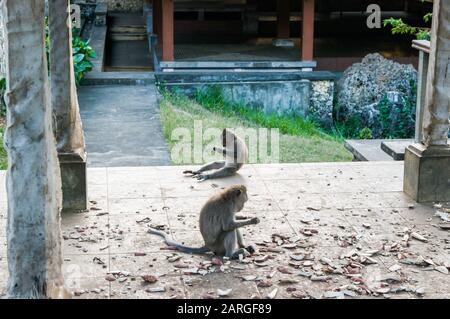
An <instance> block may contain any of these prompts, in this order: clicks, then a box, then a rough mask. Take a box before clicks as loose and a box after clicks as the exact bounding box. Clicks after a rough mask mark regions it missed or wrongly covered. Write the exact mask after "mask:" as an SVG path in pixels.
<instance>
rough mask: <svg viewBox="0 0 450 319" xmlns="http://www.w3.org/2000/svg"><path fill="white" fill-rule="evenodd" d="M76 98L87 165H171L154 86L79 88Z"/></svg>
mask: <svg viewBox="0 0 450 319" xmlns="http://www.w3.org/2000/svg"><path fill="white" fill-rule="evenodd" d="M78 95H79V102H80V111H81V118H82V121H83V127H84V132H85V136H86V150H87V153H88V165H90V166H108V167H110V166H145V165H168V164H169V163H170V160H169V153H168V149H167V145H166V142H165V140H164V138H163V135H162V130H161V123H160V119H159V109H158V105H157V100H156V89H155V87H154V86H82V87H80V88H79V91H78Z"/></svg>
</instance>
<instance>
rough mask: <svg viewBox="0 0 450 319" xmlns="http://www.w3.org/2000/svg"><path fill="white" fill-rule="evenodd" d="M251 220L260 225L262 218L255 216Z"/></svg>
mask: <svg viewBox="0 0 450 319" xmlns="http://www.w3.org/2000/svg"><path fill="white" fill-rule="evenodd" d="M250 222H251V223H252V224H254V225H258V224H259V223H260V220H259V218H258V217H253V218H252V219H251V220H250Z"/></svg>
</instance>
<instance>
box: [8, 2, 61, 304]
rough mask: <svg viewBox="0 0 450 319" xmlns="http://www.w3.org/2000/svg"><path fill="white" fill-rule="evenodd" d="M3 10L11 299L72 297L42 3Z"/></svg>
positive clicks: (9, 6) (9, 3) (17, 4)
mask: <svg viewBox="0 0 450 319" xmlns="http://www.w3.org/2000/svg"><path fill="white" fill-rule="evenodd" d="M2 10H3V16H4V19H5V20H4V22H5V26H6V27H5V35H6V38H7V41H6V46H5V48H6V52H7V61H6V66H7V68H6V74H7V85H8V87H7V95H6V104H7V106H8V119H7V129H6V134H5V146H6V149H7V151H8V162H9V163H12V164H13V165H9V167H8V179H7V193H8V197H7V198H8V219H7V233H6V236H7V240H6V238H5V237H4V240H6V241H7V242H8V271H9V280H8V291H7V294H8V297H10V298H44V297H50V298H61V297H67V296H69V295H68V294H67V291H66V290H65V288H64V278H63V276H62V271H61V264H62V254H61V229H60V210H61V176H60V171H59V163H58V160H57V157H56V147H55V137H54V135H53V128H52V110H51V104H50V92H49V81H48V71H47V59H46V54H45V45H44V1H40V0H39V1H38V0H14V1H10V0H8V1H3V2H2ZM2 184H4V181H3V183H2ZM2 193H3V194H2V199H3V201H4V200H5V199H6V196H5V193H4V191H3V192H2ZM2 228H3V229H4V225H3V227H2ZM3 258H4V257H3Z"/></svg>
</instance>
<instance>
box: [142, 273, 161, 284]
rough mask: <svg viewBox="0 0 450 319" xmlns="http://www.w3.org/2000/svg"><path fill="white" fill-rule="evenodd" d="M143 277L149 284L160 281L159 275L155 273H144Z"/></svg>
mask: <svg viewBox="0 0 450 319" xmlns="http://www.w3.org/2000/svg"><path fill="white" fill-rule="evenodd" d="M141 278H142V279H143V280H144V282H146V283H149V284H153V283H155V282H157V281H158V277H156V276H154V275H143V276H141Z"/></svg>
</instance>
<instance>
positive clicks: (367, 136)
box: [359, 127, 373, 140]
mask: <svg viewBox="0 0 450 319" xmlns="http://www.w3.org/2000/svg"><path fill="white" fill-rule="evenodd" d="M359 138H360V139H362V140H371V139H373V134H372V130H371V129H370V128H368V127H365V128H363V129H362V130H361V131H359Z"/></svg>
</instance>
